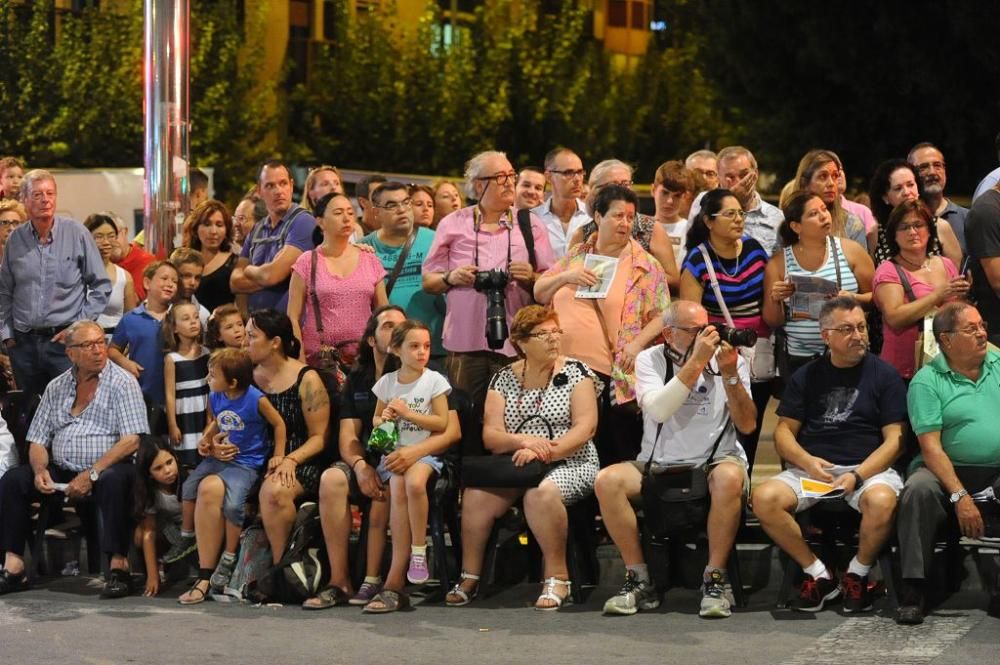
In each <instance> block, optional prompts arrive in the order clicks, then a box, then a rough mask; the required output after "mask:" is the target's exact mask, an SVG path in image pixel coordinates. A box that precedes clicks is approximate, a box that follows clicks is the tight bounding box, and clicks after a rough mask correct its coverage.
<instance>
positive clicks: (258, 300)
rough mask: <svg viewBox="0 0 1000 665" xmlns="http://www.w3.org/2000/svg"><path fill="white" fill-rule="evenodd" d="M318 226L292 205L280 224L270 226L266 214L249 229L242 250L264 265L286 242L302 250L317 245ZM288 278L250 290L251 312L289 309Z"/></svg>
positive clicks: (259, 264) (308, 215) (249, 257)
mask: <svg viewBox="0 0 1000 665" xmlns="http://www.w3.org/2000/svg"><path fill="white" fill-rule="evenodd" d="M315 228H316V218H315V217H313V216H312V215H311V214H310V213H309V212H307V211H305V210H303V209H302V208H300V207H299V206H297V205H293V206H292V207H291V208H289V209H288V212H286V213H285V216H284V217H282V218H281V221H279V222H278V225H277V226H273V227H272V226H271V218H270V216H268V217H265V218H264V219H262V220H260V221H259V222H257V223H256V224H254V227H253V230H252V231H250V236H249V237H248V238H247V239H246V241H244V243H243V251H242V252H241V253H240V256H242V257H243V258H245V259H248V260H249V261H250V264H251V265H255V266H262V265H264V264H265V263H270V262H271V261H273V260H274V257H275V256H277V255H278V252H280V251H281V249H282V248H283V247H284V246H285V245H291V246H292V247H295V248H298V249H300V250H302V251H303V252H308V251H309V250H311V249H313V248H314V247H315V246H316V245H315V244H314V243H313V230H314V229H315ZM290 279H291V272H289V275H288V279H285V280H284V281H282V282H279V283H278V284H275V285H274V286H269V287H267V288H264V289H261V290H260V291H257V292H256V293H251V294H250V297H249V299H248V300H249V303H250V311H253V310H255V309H276V310H278V311H279V312H284V311H285V310H286V309H288V282H289V280H290Z"/></svg>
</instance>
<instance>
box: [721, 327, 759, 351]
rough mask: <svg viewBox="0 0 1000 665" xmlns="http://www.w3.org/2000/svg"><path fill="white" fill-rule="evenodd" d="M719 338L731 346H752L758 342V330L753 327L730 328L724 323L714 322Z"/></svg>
mask: <svg viewBox="0 0 1000 665" xmlns="http://www.w3.org/2000/svg"><path fill="white" fill-rule="evenodd" d="M712 325H713V326H715V330H716V332H718V333H719V338H720V339H721V340H722V341H723V342H726V343H728V344H729V345H730V346H745V347H752V346H754V345H755V344H756V343H757V331H756V330H754V329H753V328H730V327H729V326H727V325H726V324H724V323H713V324H712Z"/></svg>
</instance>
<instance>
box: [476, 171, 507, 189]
mask: <svg viewBox="0 0 1000 665" xmlns="http://www.w3.org/2000/svg"><path fill="white" fill-rule="evenodd" d="M476 180H492V181H493V182H495V183H496V184H498V185H500V186H501V187H503V186H504V185H506V184H507V183H509V182H513V183H515V184H517V174H516V173H514V172H513V171H511V172H509V173H494V174H493V175H483V176H479V177H478V178H476Z"/></svg>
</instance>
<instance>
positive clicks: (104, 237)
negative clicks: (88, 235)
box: [94, 233, 118, 242]
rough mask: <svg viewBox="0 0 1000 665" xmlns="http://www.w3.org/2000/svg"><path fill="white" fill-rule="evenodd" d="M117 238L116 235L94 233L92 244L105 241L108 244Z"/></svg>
mask: <svg viewBox="0 0 1000 665" xmlns="http://www.w3.org/2000/svg"><path fill="white" fill-rule="evenodd" d="M117 237H118V234H117V233H95V234H94V242H104V241H105V240H107V241H108V242H110V241H112V240H114V239H115V238H117Z"/></svg>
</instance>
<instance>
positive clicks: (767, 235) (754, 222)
mask: <svg viewBox="0 0 1000 665" xmlns="http://www.w3.org/2000/svg"><path fill="white" fill-rule="evenodd" d="M706 193H707V192H701V193H700V194H698V196H697V197H695V200H694V202H693V203H692V204H691V212H690V214H689V215H688V219H694V218H695V217H697V216H698V213H700V212H701V200H702V199H703V198H704V197H705V194H706ZM754 196H755V197H756V205H754V206H753V207H752V208H750V209H749V210H747V211H746V214H747V216H746V220H745V221H744V233H746V234H747V235H748V236H750V237H751V238H753V239H754V240H756V241H757V242H759V243H760V245H761V247H763V248H764V251H765V252H767V255H768V256H771V255H772V254H774V250H775V248H776V247H777V246H778V227H779V226H781V223H782V222H783V221H785V215H784V213H782V212H781V209H780V208H778V207H777V206H773V205H771V204H770V203H768V202H767V201H765V200H764V199H763V198H761V196H760V193H758V192H754ZM688 249H690V248H688Z"/></svg>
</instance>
